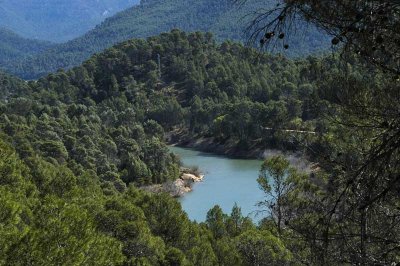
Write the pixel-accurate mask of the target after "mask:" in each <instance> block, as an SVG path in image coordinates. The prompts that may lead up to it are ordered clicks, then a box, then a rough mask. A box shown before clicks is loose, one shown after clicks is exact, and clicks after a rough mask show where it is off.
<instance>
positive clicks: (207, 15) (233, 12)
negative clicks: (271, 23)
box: [0, 0, 329, 79]
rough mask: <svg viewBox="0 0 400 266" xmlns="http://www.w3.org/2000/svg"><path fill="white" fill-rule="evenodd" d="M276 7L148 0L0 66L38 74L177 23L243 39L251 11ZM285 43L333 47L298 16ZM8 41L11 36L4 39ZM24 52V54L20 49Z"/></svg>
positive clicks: (301, 49) (293, 52)
mask: <svg viewBox="0 0 400 266" xmlns="http://www.w3.org/2000/svg"><path fill="white" fill-rule="evenodd" d="M265 5H267V8H268V7H273V6H275V5H276V1H268V2H267V3H266V2H265V1H262V0H249V1H246V3H245V4H244V5H234V4H233V1H232V0H223V1H213V0H201V1H199V0H196V1H194V0H191V1H186V0H185V1H184V0H168V1H159V0H147V1H141V3H140V5H137V6H134V7H132V8H130V9H127V10H125V11H123V12H120V13H118V14H116V15H114V16H112V17H110V18H108V19H106V20H105V21H104V22H103V23H101V24H99V25H98V26H96V28H94V29H93V30H91V31H89V32H88V33H86V34H85V35H83V36H81V37H79V38H76V39H73V40H71V41H68V42H66V43H62V44H58V45H55V46H52V47H50V48H49V49H46V50H45V51H43V52H40V53H38V54H33V55H32V54H25V56H22V57H23V58H20V57H19V58H16V60H11V61H7V62H0V63H1V65H0V67H1V68H2V69H4V70H6V71H7V72H10V73H13V74H15V75H17V76H19V77H22V78H24V79H36V78H38V77H41V76H43V75H44V74H47V73H50V72H54V71H57V70H58V69H60V68H64V69H69V68H71V67H74V66H77V65H79V64H81V63H82V62H83V61H84V60H86V59H88V58H89V57H90V56H91V55H93V54H94V53H97V52H100V51H102V50H104V49H105V48H108V47H111V46H112V45H114V44H116V43H119V42H122V41H126V40H129V39H131V38H143V37H149V36H152V35H156V34H159V33H161V32H167V31H170V30H172V29H175V28H179V29H181V30H185V31H189V32H191V31H211V32H213V33H214V34H215V36H216V39H217V40H218V41H223V40H226V39H231V40H236V41H242V42H245V41H247V40H248V37H249V36H248V34H246V28H247V26H248V25H249V24H250V21H251V18H252V16H251V15H252V14H254V12H256V11H257V10H259V9H260V8H261V7H263V8H264V7H265ZM292 32H293V34H292V37H291V38H290V39H288V40H287V43H288V44H289V45H290V47H292V48H293V49H289V50H285V49H283V45H282V44H279V45H277V47H276V49H275V50H274V51H275V52H283V51H284V52H285V54H287V55H289V56H303V55H309V54H312V53H317V52H320V51H325V50H326V49H327V48H328V47H329V40H328V39H327V37H326V35H324V34H323V33H321V32H320V31H318V30H317V29H316V28H315V27H313V26H309V25H307V24H306V23H305V22H304V21H301V20H298V21H297V22H296V26H295V27H293V29H292ZM4 41H7V39H4ZM22 55H24V54H22Z"/></svg>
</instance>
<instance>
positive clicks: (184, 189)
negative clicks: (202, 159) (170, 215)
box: [142, 173, 204, 198]
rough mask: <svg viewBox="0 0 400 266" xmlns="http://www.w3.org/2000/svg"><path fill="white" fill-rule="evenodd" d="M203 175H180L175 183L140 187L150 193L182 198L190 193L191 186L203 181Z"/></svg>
mask: <svg viewBox="0 0 400 266" xmlns="http://www.w3.org/2000/svg"><path fill="white" fill-rule="evenodd" d="M203 178H204V175H194V174H190V173H182V175H181V177H180V178H178V179H177V180H175V181H169V182H166V183H164V184H161V185H152V186H146V187H142V189H144V190H146V191H149V192H152V193H163V192H164V193H168V194H170V195H171V196H172V197H176V198H179V197H182V196H183V195H185V194H186V193H188V192H191V191H192V187H193V184H194V183H196V182H201V181H203Z"/></svg>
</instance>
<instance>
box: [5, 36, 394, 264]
mask: <svg viewBox="0 0 400 266" xmlns="http://www.w3.org/2000/svg"><path fill="white" fill-rule="evenodd" d="M158 58H160V62H161V63H160V65H158ZM354 60H355V62H357V60H356V59H354ZM342 68H343V66H341V61H339V60H337V59H335V58H334V57H332V56H330V57H326V58H323V59H316V58H311V57H310V58H307V59H304V60H300V61H293V60H288V59H285V58H283V57H281V56H272V55H267V54H261V55H260V53H259V52H258V51H257V50H254V49H250V48H245V47H243V46H242V45H241V44H238V43H233V42H224V43H222V44H217V42H216V41H215V40H214V39H213V38H212V35H211V34H204V33H191V34H187V33H184V32H182V31H179V30H174V31H172V32H171V33H164V34H161V35H160V36H156V37H151V38H148V39H146V40H143V39H136V40H131V41H127V42H124V43H121V44H119V45H117V46H115V47H113V48H110V49H108V50H106V51H105V52H103V53H101V54H98V55H95V56H93V57H92V58H90V59H89V60H88V61H86V62H85V63H84V64H83V65H82V66H79V67H76V68H73V69H71V70H69V71H66V72H65V71H59V72H57V73H53V74H50V75H49V76H47V77H44V78H41V79H39V80H38V81H30V82H24V81H22V80H19V79H16V78H14V77H10V76H8V75H4V74H2V75H1V76H0V78H1V79H0V81H1V83H0V86H1V91H2V94H1V104H0V131H1V132H2V133H1V135H0V139H1V140H0V153H1V156H0V191H1V193H0V204H2V207H1V208H0V218H1V220H0V224H1V226H0V248H1V250H2V252H1V253H0V262H1V263H2V264H31V265H48V264H57V263H59V262H60V261H63V263H65V264H89V265H105V264H106V265H107V264H125V265H127V264H131V265H297V264H301V263H305V264H310V265H320V264H321V261H325V262H326V261H329V262H332V264H334V263H335V262H337V261H357V259H353V258H352V254H353V252H352V250H347V249H346V250H343V249H341V247H342V245H343V243H345V244H346V245H351V246H356V245H358V239H357V238H356V237H351V238H347V234H346V235H345V236H346V238H345V239H342V238H338V239H334V240H332V242H330V245H329V246H328V247H326V241H329V240H325V239H323V238H320V236H321V235H324V234H325V233H326V226H325V223H329V224H330V225H332V226H333V228H332V229H329V230H333V231H329V232H328V233H332V234H339V233H340V234H342V235H340V236H343V234H344V233H341V232H340V229H343V228H346V230H348V231H347V232H348V234H350V235H351V236H354V235H355V234H357V232H358V228H359V227H358V224H359V220H358V219H357V217H358V215H357V213H356V214H354V213H353V210H354V209H351V208H350V209H349V210H348V211H349V213H350V214H349V213H348V212H347V211H346V212H343V213H338V214H337V216H335V217H334V218H329V217H328V218H327V216H326V213H328V212H329V210H331V208H332V206H336V205H337V204H338V203H337V195H338V193H340V191H341V188H342V187H343V186H345V185H346V183H344V184H343V182H345V181H346V179H345V178H344V177H343V176H342V175H343V173H344V171H345V170H346V168H345V165H346V164H344V165H343V166H342V167H339V166H340V165H341V164H338V162H344V163H346V162H347V161H352V162H354V163H358V162H362V161H363V160H364V159H365V156H366V155H365V153H364V151H365V150H367V149H368V148H369V147H370V145H374V142H371V141H366V139H369V138H371V136H373V135H374V134H375V133H376V131H378V130H379V129H374V130H373V131H372V130H369V129H368V128H360V129H355V128H352V130H351V131H349V130H347V129H346V124H345V122H346V121H348V120H347V119H352V116H348V115H346V112H345V109H343V107H342V108H341V107H340V103H342V102H345V101H355V102H356V103H357V104H359V105H363V104H365V103H367V104H368V108H365V109H364V110H368V111H370V112H374V113H377V111H378V110H379V109H381V108H382V106H381V105H380V104H381V102H380V101H376V98H374V97H379V98H377V99H382V100H384V102H385V103H387V104H388V106H387V107H385V108H394V109H393V110H395V108H397V107H398V106H394V105H393V106H392V105H391V104H390V100H389V99H396V97H398V93H397V94H396V92H394V93H391V94H388V93H387V92H388V91H385V90H384V89H383V88H385V86H387V85H388V84H389V83H388V81H387V80H385V79H383V78H382V75H381V73H380V72H373V71H371V72H369V73H368V74H369V75H368V76H367V77H366V76H363V75H362V72H360V68H359V67H357V66H356V64H353V65H351V64H347V65H345V66H344V68H345V72H341V69H342ZM364 73H365V72H364ZM343 77H345V78H343ZM345 84H352V85H354V86H357V88H360V91H359V92H354V91H346V90H345V88H346V87H343V85H345ZM380 88H382V89H380ZM352 93H353V94H352ZM397 99H398V98H397ZM382 103H383V102H382ZM377 119H379V118H377ZM332 120H336V121H342V122H343V123H332ZM379 123H383V121H382V122H379ZM177 128H178V129H185V130H187V132H189V134H190V136H191V137H193V138H196V137H204V136H214V138H215V141H217V142H226V141H232V142H234V143H236V144H237V145H238V146H239V147H240V148H241V149H244V150H245V149H247V148H249V147H250V146H251V145H252V143H257V145H262V146H264V147H279V148H290V149H301V148H302V146H301V145H299V142H298V139H299V138H300V137H301V138H303V137H302V135H301V134H300V135H297V134H284V133H283V131H282V130H287V129H292V130H295V131H296V130H300V131H303V130H305V131H312V132H315V134H312V135H311V137H306V138H303V139H302V141H301V144H304V145H306V146H305V147H306V148H307V150H306V154H308V155H310V156H317V158H318V160H319V161H318V162H319V165H318V168H319V170H318V171H316V172H314V173H312V174H311V175H306V174H301V173H298V172H297V171H296V170H295V169H293V168H291V167H289V162H287V161H285V159H284V158H282V157H275V158H272V159H270V160H267V161H266V162H265V163H264V164H263V166H262V169H261V171H260V177H259V183H260V187H261V188H262V189H263V191H265V193H266V194H268V193H271V191H272V190H275V191H277V190H276V189H278V191H282V192H283V193H282V194H279V195H278V196H277V197H276V198H275V200H274V201H273V202H271V201H266V202H262V203H261V205H260V207H263V208H266V209H267V210H269V211H270V216H268V217H265V219H263V220H262V222H261V223H260V224H259V225H257V226H256V225H254V224H253V223H252V222H251V221H250V220H249V219H248V218H245V217H243V216H242V214H241V212H240V208H239V207H237V206H235V207H234V208H233V210H232V213H231V214H230V215H226V214H224V213H222V211H221V209H220V208H219V207H218V206H215V207H214V208H212V209H211V210H210V211H209V212H208V214H207V217H206V222H205V223H201V224H198V223H195V222H191V221H189V220H188V218H187V215H186V214H185V213H184V212H183V211H182V209H181V207H180V205H179V203H178V202H177V201H176V200H174V199H172V198H171V197H169V196H168V195H161V194H160V195H154V194H148V193H145V192H143V191H141V190H139V189H138V187H140V186H142V185H145V184H154V183H161V182H164V181H167V180H173V179H175V178H177V177H178V176H179V174H180V161H179V158H177V157H176V156H175V155H173V154H171V153H169V151H168V149H167V147H166V144H165V142H164V136H165V132H168V131H170V130H174V129H177ZM378 144H379V143H378ZM378 159H379V158H378ZM333 162H334V163H333ZM269 177H272V178H274V180H275V182H274V183H270V181H269ZM276 184H279V185H281V187H277V185H276ZM360 185H361V184H360ZM367 185H368V184H367ZM376 185H378V184H376ZM393 193H395V191H388V194H387V197H390V198H389V199H391V200H394V199H395V198H393V195H394V194H393ZM339 196H340V195H339ZM355 200H356V199H354V198H351V197H349V198H347V199H346V201H347V202H346V206H350V207H351V206H352V205H351V204H353V203H354V202H353V201H355ZM275 204H276V205H275ZM347 204H349V205H347ZM346 206H343V207H346ZM396 207H397V205H396V204H392V202H391V201H388V202H381V203H379V205H377V206H374V210H376V212H374V213H371V214H370V216H371V218H370V219H371V223H369V228H370V230H371V231H370V236H371V238H370V239H371V240H370V242H369V246H368V247H369V249H370V252H371V253H372V252H373V253H374V254H377V256H379V254H386V255H385V256H382V258H381V261H382V262H383V264H386V263H390V262H393V261H396V260H397V259H398V253H396V243H397V242H396V241H397V238H398V236H399V234H398V226H397V224H398V223H397V220H396V219H397V218H393V219H391V220H388V219H383V218H384V217H385V215H386V213H387V212H390V213H396ZM275 217H277V218H276V219H275ZM325 219H328V221H326V220H325ZM338 230H339V231H338ZM381 238H384V239H390V240H391V241H390V242H389V241H388V242H382V241H380V239H381ZM325 249H329V251H330V254H331V255H330V257H329V260H328V259H326V258H325V257H323V254H325ZM386 250H389V252H386ZM321 257H322V258H323V260H322V259H321Z"/></svg>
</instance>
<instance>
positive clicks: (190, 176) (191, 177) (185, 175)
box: [180, 173, 204, 182]
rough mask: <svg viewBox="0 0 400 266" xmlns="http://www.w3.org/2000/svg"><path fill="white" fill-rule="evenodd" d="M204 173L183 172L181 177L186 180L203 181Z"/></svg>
mask: <svg viewBox="0 0 400 266" xmlns="http://www.w3.org/2000/svg"><path fill="white" fill-rule="evenodd" d="M203 178H204V175H198V176H197V175H194V174H189V173H183V174H182V176H181V178H180V179H182V180H184V181H192V182H201V181H203Z"/></svg>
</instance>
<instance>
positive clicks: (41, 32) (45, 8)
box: [0, 0, 139, 42]
mask: <svg viewBox="0 0 400 266" xmlns="http://www.w3.org/2000/svg"><path fill="white" fill-rule="evenodd" d="M138 2H139V0H85V1H82V0H57V1H54V0H29V1H27V0H2V1H1V3H0V26H3V27H7V28H9V29H11V30H13V31H15V32H16V33H18V34H20V35H22V36H24V37H26V38H35V39H43V40H50V41H54V42H62V41H66V40H70V39H72V38H75V37H78V36H80V35H82V34H84V33H85V32H87V31H88V30H89V29H91V28H93V27H94V26H95V25H97V24H98V23H100V22H101V21H103V20H104V19H105V18H107V17H109V16H112V15H114V14H115V13H116V12H118V11H121V10H124V9H126V8H128V7H131V6H133V5H135V4H137V3H138Z"/></svg>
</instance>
